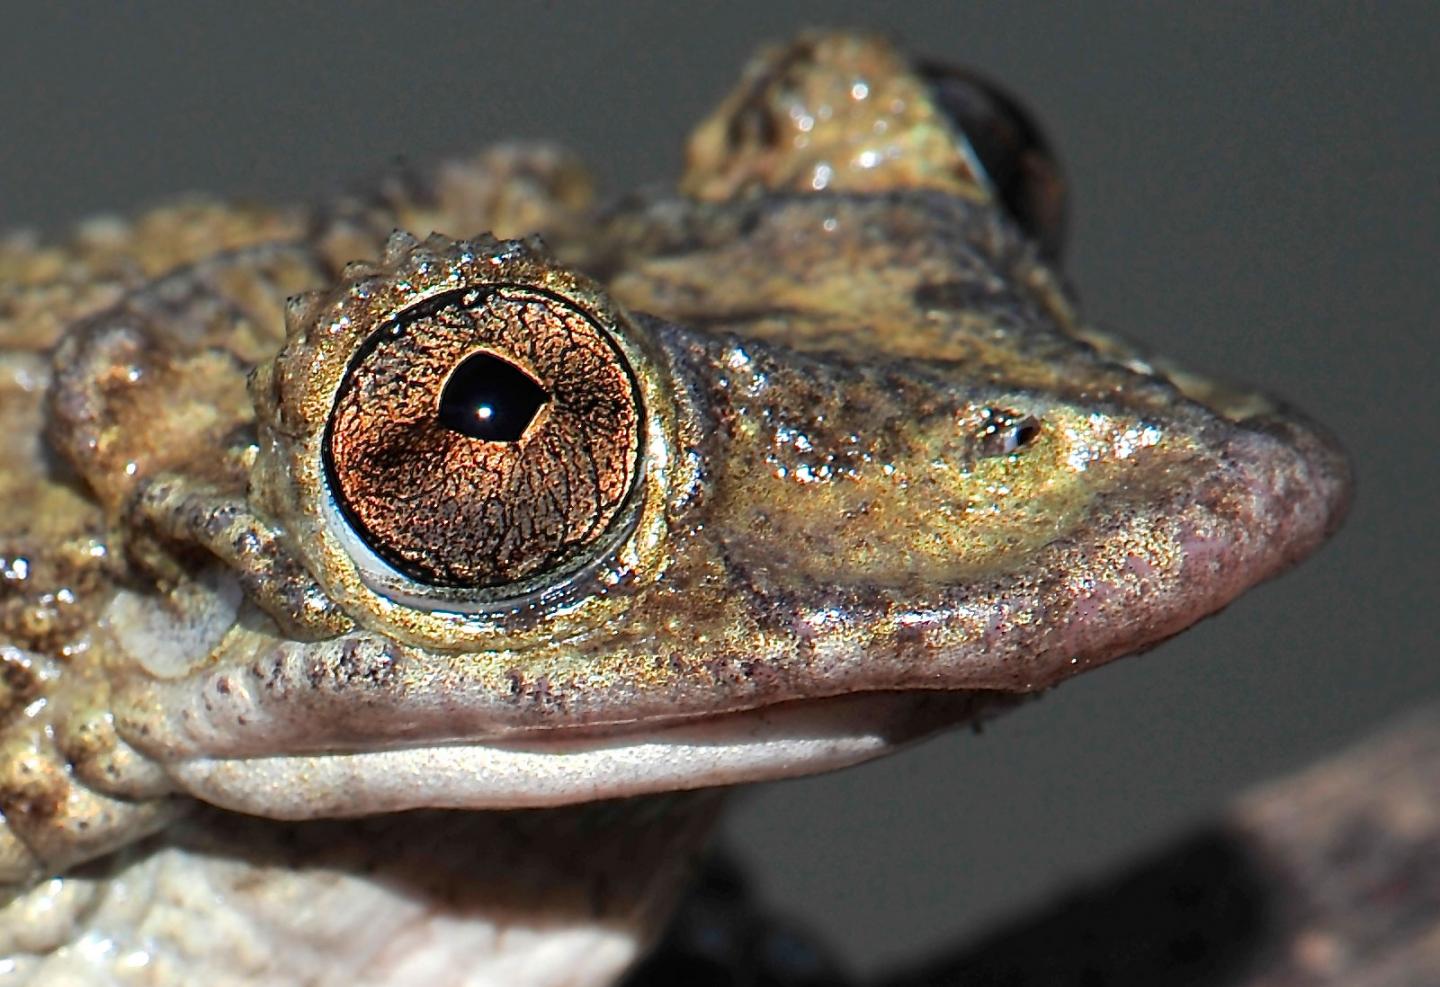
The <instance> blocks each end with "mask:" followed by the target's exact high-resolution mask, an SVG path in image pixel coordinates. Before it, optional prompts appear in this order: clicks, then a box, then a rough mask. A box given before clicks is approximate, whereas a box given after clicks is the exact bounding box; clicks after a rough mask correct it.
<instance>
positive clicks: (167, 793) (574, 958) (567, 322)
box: [0, 31, 1349, 985]
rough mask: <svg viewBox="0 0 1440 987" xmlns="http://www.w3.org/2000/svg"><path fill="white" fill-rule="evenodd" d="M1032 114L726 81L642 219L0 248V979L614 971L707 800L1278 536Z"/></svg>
mask: <svg viewBox="0 0 1440 987" xmlns="http://www.w3.org/2000/svg"><path fill="white" fill-rule="evenodd" d="M1064 216H1065V202H1064V182H1063V176H1062V174H1061V172H1060V168H1059V165H1058V163H1057V159H1056V157H1055V155H1054V154H1053V153H1052V152H1051V150H1050V149H1049V146H1048V144H1047V143H1046V141H1045V139H1044V137H1043V135H1042V134H1041V132H1040V131H1039V129H1038V127H1037V126H1036V125H1035V123H1034V122H1033V121H1032V120H1031V119H1030V117H1029V116H1028V114H1027V113H1026V112H1025V111H1024V110H1023V109H1022V108H1021V107H1020V106H1019V104H1018V103H1017V102H1016V101H1015V100H1014V99H1013V98H1012V97H1010V96H1009V95H1008V94H1006V93H1005V92H1004V91H1003V90H1001V89H999V88H998V87H996V86H994V85H993V84H991V83H990V82H988V81H987V80H985V79H983V78H981V77H979V76H978V75H976V74H974V73H972V72H969V71H967V70H963V69H957V68H952V67H949V66H945V65H940V64H938V63H932V62H927V61H924V60H922V59H919V58H916V57H914V56H912V55H910V54H908V53H907V52H906V51H904V50H903V49H902V48H901V47H900V46H899V45H897V44H896V43H894V42H892V41H890V40H888V39H886V38H883V37H878V36H873V35H870V34H865V33H857V32H848V31H814V32H807V33H804V34H802V35H800V36H799V37H797V38H796V39H794V40H792V41H790V42H788V43H785V44H781V45H775V46H770V47H767V48H764V49H762V50H761V52H760V53H759V54H758V55H757V56H756V57H755V60H754V61H753V62H752V63H751V64H750V66H749V67H748V68H747V69H746V70H745V71H744V72H743V74H742V77H741V79H740V81H739V83H738V85H737V86H736V88H735V89H734V91H733V92H732V93H731V94H730V95H729V96H727V97H726V98H725V99H724V100H723V101H722V102H721V103H720V105H719V106H718V108H717V109H716V110H715V111H714V112H713V113H712V115H711V116H709V117H708V118H707V119H706V120H704V121H702V122H701V123H700V124H699V126H698V127H697V129H696V130H695V131H694V133H693V135H692V137H691V138H690V141H689V143H688V145H687V153H686V160H685V166H684V170H683V174H682V176H681V178H680V180H679V182H678V183H677V185H676V187H675V188H674V189H673V190H642V191H638V192H634V193H630V194H628V195H625V196H622V197H620V198H618V199H610V200H602V199H600V198H599V197H598V196H597V195H596V193H595V191H594V186H593V182H592V180H591V179H590V177H589V175H588V173H587V172H586V170H585V169H584V167H583V166H582V165H581V164H580V163H579V162H578V161H576V160H575V159H574V158H573V157H572V156H571V155H569V154H568V153H566V152H564V151H561V150H558V149H556V148H554V147H551V146H548V145H523V144H513V143H512V144H498V145H492V146H490V147H488V148H486V149H483V150H481V151H480V152H478V153H476V154H474V155H472V156H470V157H467V158H461V159H457V160H454V161H450V162H445V163H441V164H439V165H436V166H433V167H429V168H420V169H415V170H411V171H407V172H402V173H399V174H396V175H393V176H390V177H388V178H385V179H383V180H382V181H380V182H378V183H376V184H374V185H373V186H371V187H368V188H364V189H361V190H360V191H357V192H352V193H346V194H341V195H338V196H334V197H332V198H331V199H329V200H327V201H325V202H323V203H321V204H320V205H318V206H308V207H307V206H291V207H270V206H258V205H242V204H236V203H228V202H223V201H219V200H214V199H205V198H191V199H185V200H179V201H176V202H173V203H169V204H164V205H161V206H157V207H155V208H152V209H151V210H149V211H147V212H143V213H141V214H139V215H137V216H134V217H133V218H130V219H115V218H106V219H99V220H95V221H91V222H88V223H84V224H81V225H80V226H79V227H78V228H76V229H75V230H74V231H73V232H72V233H71V234H69V235H68V236H67V237H62V238H58V239H53V240H45V239H42V238H40V237H38V236H35V235H33V234H23V233H21V234H13V235H10V236H8V237H6V238H5V239H3V240H0V340H3V348H0V367H3V373H0V416H3V421H4V422H5V427H4V428H3V429H0V443H3V444H4V453H5V454H4V457H3V460H0V462H3V467H0V489H3V499H4V502H5V504H6V505H7V509H6V511H5V513H4V517H3V518H0V576H3V579H4V593H3V595H0V711H3V715H0V887H3V890H4V896H3V901H4V904H3V917H0V956H3V957H4V958H3V959H0V971H3V976H4V977H5V978H8V979H7V980H6V982H9V983H35V984H41V983H44V984H60V983H65V984H147V985H148V984H153V985H169V984H187V983H195V982H211V983H215V984H225V985H229V984H235V985H241V984H321V985H323V984H367V985H382V984H413V983H434V984H450V983H453V984H511V985H545V984H559V983H565V984H592V985H600V984H610V983H614V982H616V981H617V980H618V979H619V978H621V977H622V976H624V975H625V972H626V971H627V970H628V969H630V968H631V967H632V966H633V965H634V964H635V963H636V961H637V960H638V959H639V958H640V957H642V956H643V955H644V954H645V951H646V950H647V949H648V948H649V947H650V945H651V944H652V943H653V942H654V940H655V937H656V936H657V934H658V932H659V930H660V929H662V928H663V926H664V923H665V920H666V916H667V915H668V914H669V913H670V911H671V909H672V908H673V906H674V902H675V900H676V897H677V895H678V894H679V893H680V891H681V889H682V888H683V886H684V885H685V883H686V880H687V878H688V877H689V876H690V875H691V874H692V873H693V872H694V868H695V861H696V859H697V856H698V854H700V853H701V852H702V850H703V848H704V846H705V845H706V842H707V838H708V835H709V834H710V832H711V831H712V829H713V827H714V822H715V819H716V818H717V816H718V814H719V810H720V808H721V805H722V803H723V801H724V798H725V791H726V790H727V789H729V788H731V787H733V786H737V785H740V784H743V783H752V782H760V781H771V780H776V779H782V778H788V777H795V776H798V775H803V774H810V773H814V772H818V771H825V770H832V769H837V768H841V767H844V766H847V765H851V764H855V763H858V762H861V761H865V760H868V759H871V758H875V757H879V756H882V755H884V754H887V753H890V752H893V751H895V750H897V749H900V748H903V747H905V746H906V745H909V744H911V743H914V742H916V741H919V740H921V739H923V738H924V737H927V736H930V735H932V734H934V733H936V732H938V731H941V730H946V729H951V728H954V727H957V726H961V725H973V724H976V723H978V722H981V721H983V720H985V719H987V718H988V717H991V716H994V715H997V714H999V713H1002V712H1003V711H1005V710H1007V709H1009V708H1011V707H1013V706H1015V705H1016V704H1018V703H1021V702H1024V701H1027V700H1028V699H1030V698H1032V697H1035V696H1037V695H1039V694H1041V693H1043V692H1045V691H1046V690H1048V689H1050V688H1052V687H1054V686H1056V685H1058V684H1059V683H1060V682H1062V681H1065V680H1067V679H1069V678H1071V677H1073V676H1074V675H1076V674H1079V673H1080V672H1082V671H1085V670H1088V669H1091V668H1095V667H1098V666H1100V665H1102V664H1104V663H1106V662H1109V661H1111V660H1113V659H1115V658H1119V657H1122V656H1125V655H1131V654H1135V653H1138V652H1142V651H1145V650H1148V649H1149V648H1151V647H1153V646H1155V645H1157V644H1159V643H1160V642H1162V641H1164V640H1166V639H1167V638H1169V637H1171V636H1172V635H1175V634H1177V633H1179V632H1181V631H1182V630H1184V629H1185V628H1186V627H1188V626H1190V625H1191V624H1193V623H1195V622H1196V621H1198V620H1200V619H1202V618H1204V617H1207V616H1209V615H1211V614H1214V613H1216V612H1217V611H1219V610H1220V609H1222V608H1223V607H1224V606H1225V605H1226V604H1227V603H1229V602H1230V601H1231V600H1233V599H1234V598H1235V597H1237V596H1238V595H1239V594H1241V593H1242V592H1244V591H1245V590H1246V589H1248V588H1250V587H1252V586H1254V585H1255V584H1257V583H1259V582H1261V581H1263V580H1266V579H1268V578H1271V577H1273V576H1275V575H1277V574H1279V573H1280V572H1282V571H1283V570H1285V569H1287V568H1288V567H1290V566H1291V565H1293V564H1295V563H1297V562H1298V561H1300V560H1301V559H1302V558H1304V557H1305V556H1307V555H1309V554H1311V553H1312V552H1313V551H1314V550H1315V549H1317V548H1318V547H1319V546H1320V544H1321V543H1322V542H1323V541H1324V540H1325V539H1326V538H1327V537H1328V536H1329V535H1330V534H1331V533H1332V532H1333V531H1334V530H1335V529H1336V528H1337V527H1338V525H1339V524H1340V523H1341V521H1342V519H1343V517H1344V514H1345V511H1346V506H1347V503H1348V496H1349V494H1348V490H1349V471H1348V466H1347V464H1346V460H1345V456H1344V454H1343V452H1342V451H1341V450H1340V449H1339V447H1338V446H1337V444H1336V443H1335V441H1334V440H1333V439H1332V438H1331V437H1330V436H1329V434H1328V433H1327V432H1326V431H1325V430H1324V429H1323V428H1322V427H1321V426H1319V425H1317V424H1315V423H1313V422H1312V421H1310V420H1309V419H1308V418H1306V417H1305V416H1304V415H1303V414H1302V413H1300V412H1299V411H1297V410H1295V409H1293V408H1291V407H1289V406H1288V405H1286V404H1285V403H1283V402H1282V401H1280V400H1279V399H1277V398H1274V397H1272V396H1269V395H1267V394H1264V393H1261V392H1259V391H1255V390H1252V389H1248V388H1244V387H1240V386H1236V385H1232V384H1228V383H1224V382H1222V381H1218V380H1214V379H1211V378H1209V377H1206V376H1203V375H1200V374H1197V373H1194V372H1192V371H1190V370H1187V369H1185V368H1182V367H1180V366H1178V365H1176V364H1174V363H1173V362H1171V361H1168V360H1166V359H1165V358H1163V357H1161V356H1158V355H1155V354H1152V353H1149V352H1147V351H1146V350H1144V349H1143V348H1142V347H1140V346H1139V345H1137V344H1135V343H1132V342H1129V341H1127V340H1125V339H1124V338H1122V337H1120V336H1118V335H1116V334H1114V333H1111V332H1108V331H1105V330H1102V329H1100V328H1097V327H1094V326H1091V325H1090V324H1088V323H1086V322H1085V321H1084V319H1083V317H1082V316H1081V315H1080V312H1079V309H1078V306H1077V303H1076V301H1075V296H1074V292H1073V290H1072V289H1071V288H1070V287H1069V285H1068V284H1067V283H1066V281H1065V278H1064V275H1063V273H1062V268H1061V253H1062V250H1061V246H1062V243H1063V234H1064V225H1065V220H1064Z"/></svg>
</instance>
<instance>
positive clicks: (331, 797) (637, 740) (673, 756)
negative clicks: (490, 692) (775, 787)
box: [170, 690, 1027, 820]
mask: <svg viewBox="0 0 1440 987" xmlns="http://www.w3.org/2000/svg"><path fill="white" fill-rule="evenodd" d="M1026 698H1027V697H1026V696H1025V695H1024V694H1017V693H1006V692H999V691H982V690H971V691H962V692H937V691H931V690H913V691H885V692H863V693H855V694H851V695H843V696H832V697H827V698H823V699H814V700H794V701H790V702H783V703H776V704H773V705H769V706H762V707H758V708H755V709H748V710H740V711H737V712H730V713H721V714H717V715H713V716H704V717H690V718H684V719H678V720H675V721H673V722H670V723H660V724H654V723H649V724H646V725H645V726H644V728H643V730H639V729H635V730H633V731H632V732H628V733H627V732H621V733H618V734H617V733H613V732H608V731H583V730H567V731H563V734H564V736H558V737H557V736H539V735H527V736H524V737H517V738H511V739H509V740H505V741H498V742H496V741H492V742H489V743H486V744H484V745H480V746H476V745H469V744H446V745H436V746H422V747H405V748H397V749H391V750H378V751H365V752H356V753H344V754H324V755H313V756H294V757H261V758H248V759H244V760H230V759H210V758H196V759H192V760H188V761H183V762H180V763H179V764H177V765H173V766H172V767H171V768H170V773H171V775H172V777H173V778H174V779H175V780H176V781H177V782H178V783H179V784H180V785H181V787H183V788H184V789H186V790H187V791H188V792H189V793H190V794H192V795H195V796H196V797H198V798H201V799H203V800H204V801H206V802H209V803H211V804H213V805H218V806H220V807H222V808H226V809H231V810H234V811H238V812H246V813H251V814H255V815H264V816H268V817H270V818H276V819H296V820H298V819H317V818H325V817H343V816H356V815H369V814H372V813H376V812H395V811H403V810H407V809H415V808H422V807H423V808H432V809H433V808H442V809H443V808H453V809H473V808H476V807H477V806H483V807H484V808H486V809H507V808H543V807H549V806H559V805H568V804H572V803H575V802H582V801H594V800H599V799H607V798H621V797H629V796H634V795H642V794H651V793H658V792H673V791H685V790H691V789H698V788H712V787H717V786H728V785H736V784H743V783H746V782H754V781H772V780H778V779H783V778H791V777H798V776H801V775H810V774H815V773H818V772H823V771H832V770H837V769H840V768H845V767H849V766H852V765H855V764H859V763H862V762H864V761H868V760H872V759H874V758H878V757H883V756H885V755H887V754H890V753H893V752H895V751H896V750H897V749H899V748H901V747H904V746H908V745H910V744H914V743H917V742H919V741H921V740H924V739H925V738H927V737H930V736H933V735H935V734H937V733H940V732H942V731H945V730H947V729H950V728H952V727H954V726H956V725H959V724H962V723H977V722H979V721H981V720H983V719H984V718H986V717H987V716H990V715H994V714H996V713H999V712H1000V711H1002V710H1004V709H1006V708H1008V707H1010V706H1013V705H1015V704H1016V703H1018V702H1021V701H1024V699H1026ZM577 734H578V736H577ZM359 792H363V798H357V797H356V795H357V793H359Z"/></svg>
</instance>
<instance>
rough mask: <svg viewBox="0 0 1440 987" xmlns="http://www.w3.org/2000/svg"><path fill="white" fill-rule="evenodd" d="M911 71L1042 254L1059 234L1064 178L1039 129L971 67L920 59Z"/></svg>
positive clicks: (1055, 251) (1055, 249) (1054, 246)
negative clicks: (926, 88) (925, 88)
mask: <svg viewBox="0 0 1440 987" xmlns="http://www.w3.org/2000/svg"><path fill="white" fill-rule="evenodd" d="M917 72H918V73H919V75H920V77H921V79H923V80H924V82H925V84H926V86H927V87H928V88H929V90H930V94H931V98H932V99H934V101H935V105H936V106H937V107H938V108H939V110H940V112H941V113H943V114H944V115H945V117H946V118H947V119H948V120H949V121H950V124H951V126H953V127H955V129H956V130H957V131H959V133H960V134H961V135H962V136H963V137H964V139H965V140H966V141H967V142H968V143H969V145H970V149H971V150H972V151H974V153H975V158H976V159H977V160H978V162H979V164H980V167H982V168H983V169H984V170H985V177H986V178H988V179H989V180H990V184H991V185H992V186H993V187H994V189H995V194H996V195H997V196H998V197H999V199H1000V202H1001V204H1002V205H1003V206H1004V207H1005V209H1006V210H1007V211H1008V212H1009V213H1010V215H1011V216H1012V217H1013V218H1014V219H1015V221H1016V222H1017V223H1018V224H1019V225H1020V227H1021V228H1022V229H1023V230H1025V232H1027V233H1028V234H1030V236H1031V237H1033V238H1034V239H1035V240H1036V242H1037V243H1038V244H1039V245H1040V250H1041V252H1042V253H1043V254H1045V256H1047V257H1056V256H1058V255H1059V253H1060V245H1061V241H1062V240H1063V238H1064V234H1065V182H1064V177H1063V176H1062V174H1061V172H1060V165H1059V162H1058V161H1056V159H1055V155H1054V154H1052V153H1051V151H1050V146H1049V144H1048V143H1047V142H1046V140H1045V137H1044V134H1042V133H1041V131H1040V128H1039V127H1038V126H1037V125H1036V124H1035V121H1034V120H1033V119H1032V118H1031V116H1030V114H1028V113H1027V112H1026V111H1025V110H1024V108H1023V107H1021V105H1020V104H1019V103H1018V102H1016V101H1015V100H1014V99H1013V98H1012V97H1011V96H1009V95H1008V94H1007V93H1005V92H1004V91H1003V90H1001V89H999V88H998V87H996V86H995V85H993V84H992V83H990V82H988V81H987V80H985V79H983V78H981V77H980V76H978V75H976V74H975V73H973V72H968V71H966V70H964V69H959V68H954V67H952V66H949V65H941V64H938V63H935V62H922V63H921V64H920V65H918V66H917Z"/></svg>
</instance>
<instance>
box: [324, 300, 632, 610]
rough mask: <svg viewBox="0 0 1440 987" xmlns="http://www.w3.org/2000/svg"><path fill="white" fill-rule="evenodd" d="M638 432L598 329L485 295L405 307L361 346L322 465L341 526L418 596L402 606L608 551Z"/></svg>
mask: <svg viewBox="0 0 1440 987" xmlns="http://www.w3.org/2000/svg"><path fill="white" fill-rule="evenodd" d="M641 421H642V414H641V406H640V398H639V392H638V388H637V384H636V381H635V376H634V373H633V371H632V369H631V367H630V365H629V364H628V363H627V361H626V359H625V357H624V355H623V354H622V353H621V351H620V350H619V348H618V347H617V345H616V343H615V341H614V338H613V336H612V335H611V332H610V331H609V330H608V329H607V328H606V327H604V326H602V325H601V324H600V323H599V322H598V321H597V320H596V318H595V317H593V316H592V315H591V314H590V313H588V312H587V311H586V310H584V309H583V308H582V307H581V306H579V305H578V304H576V303H575V302H573V301H571V300H570V299H567V298H565V297H561V296H559V295H557V294H553V293H550V292H548V291H545V290H542V289H538V288H534V287H530V286H525V285H518V284H510V285H506V284H500V285H487V286H484V287H479V288H467V289H463V290H456V291H452V292H449V293H445V294H441V295H439V296H436V297H432V298H430V299H428V300H427V301H425V302H423V303H420V304H418V305H415V306H413V307H411V308H409V309H406V310H403V311H401V312H400V313H399V314H397V315H395V316H394V317H393V318H391V319H389V320H388V321H387V322H386V323H385V324H383V325H381V326H380V327H379V328H378V329H376V330H375V331H374V332H373V333H372V334H371V335H370V336H369V337H368V338H367V339H366V340H365V341H364V342H363V344H362V345H361V346H360V348H359V350H358V352H357V353H356V355H355V356H354V358H353V359H352V360H351V362H350V364H349V367H348V368H347V370H346V371H345V374H344V376H343V378H342V379H341V381H340V385H339V388H338V390H337V392H336V395H335V399H334V403H333V406H332V410H331V413H330V417H329V421H328V423H327V427H326V431H325V434H324V438H323V440H322V443H323V444H322V455H323V459H324V469H325V475H326V481H327V483H328V485H329V487H330V490H331V495H332V497H333V499H334V503H335V506H336V508H337V509H338V511H339V514H340V515H341V517H342V518H343V522H344V524H345V525H346V526H348V528H349V529H350V532H351V533H352V534H353V535H354V537H355V538H358V540H359V541H360V542H361V543H363V545H364V547H365V548H367V549H368V550H369V551H370V552H373V553H374V555H375V556H378V559H379V560H380V561H381V562H383V564H384V565H386V566H389V567H390V568H392V569H393V570H395V572H397V573H399V574H400V575H401V576H403V577H404V578H405V579H407V580H411V581H413V582H414V583H416V584H418V585H419V590H415V589H413V588H412V589H411V591H410V593H409V594H408V595H411V596H414V595H417V594H418V595H421V596H423V595H424V594H423V590H424V588H425V587H435V588H441V589H448V590H451V591H454V590H494V589H496V588H500V587H513V586H516V585H517V584H518V585H521V586H522V587H523V586H524V585H525V584H526V583H527V581H530V582H533V581H534V580H537V579H541V578H543V577H547V576H549V575H551V574H554V573H560V572H564V571H569V570H572V569H573V568H574V567H576V566H578V565H581V564H583V563H584V562H585V561H586V560H587V559H588V558H590V557H592V556H593V555H594V553H595V551H596V550H597V548H598V547H599V546H601V545H603V544H604V543H606V535H607V532H609V531H611V529H612V528H613V527H614V526H615V525H616V523H617V518H619V517H620V516H621V515H622V513H623V511H622V509H623V507H624V505H625V503H626V501H627V498H628V497H629V495H630V493H631V490H632V488H633V487H634V486H635V482H636V476H637V470H638V461H639V455H640V444H641V428H642V426H641ZM352 554H355V555H363V553H353V552H352ZM356 561H357V564H359V565H360V567H361V569H362V571H365V570H366V568H367V566H366V560H365V559H363V558H357V560H356ZM369 575H370V576H372V577H374V578H373V579H372V581H374V582H378V583H381V584H390V583H393V582H394V579H393V576H390V577H389V578H386V577H387V576H389V574H384V573H382V574H380V575H379V576H378V577H376V574H375V573H369ZM442 595H443V594H442ZM501 595H505V594H503V593H502V594H501ZM451 596H453V592H452V594H451Z"/></svg>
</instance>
